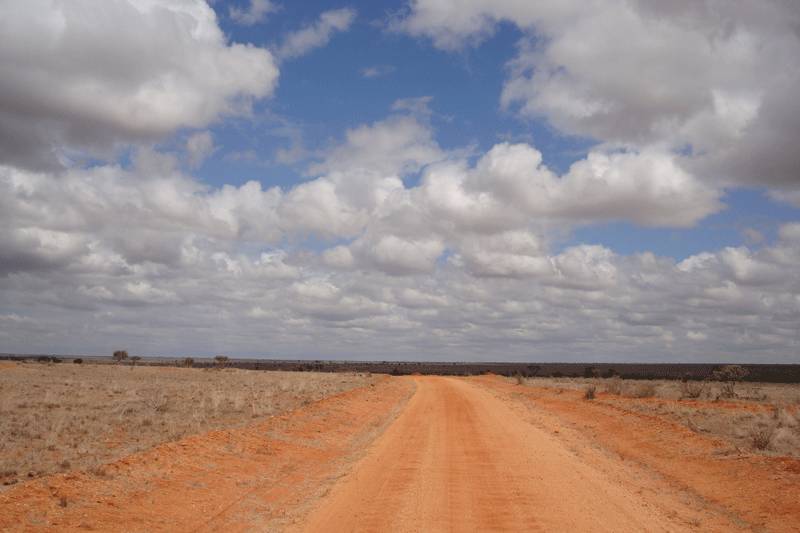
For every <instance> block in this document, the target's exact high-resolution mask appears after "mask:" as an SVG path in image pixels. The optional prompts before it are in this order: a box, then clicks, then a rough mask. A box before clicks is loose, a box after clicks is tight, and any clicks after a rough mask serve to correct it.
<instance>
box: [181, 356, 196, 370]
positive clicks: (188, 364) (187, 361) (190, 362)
mask: <svg viewBox="0 0 800 533" xmlns="http://www.w3.org/2000/svg"><path fill="white" fill-rule="evenodd" d="M183 366H185V367H186V368H192V367H193V366H194V359H192V358H191V357H187V358H186V359H184V360H183Z"/></svg>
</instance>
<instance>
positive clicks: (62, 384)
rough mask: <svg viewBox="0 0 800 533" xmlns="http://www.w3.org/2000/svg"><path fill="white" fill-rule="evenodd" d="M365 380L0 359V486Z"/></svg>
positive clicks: (233, 422) (88, 464) (96, 466)
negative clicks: (6, 360)
mask: <svg viewBox="0 0 800 533" xmlns="http://www.w3.org/2000/svg"><path fill="white" fill-rule="evenodd" d="M374 381H375V378H371V377H366V376H365V375H359V374H352V373H348V374H345V373H342V374H323V373H316V372H313V373H312V372H248V371H244V370H235V369H224V370H200V369H192V368H172V367H145V366H139V367H130V366H119V365H113V364H112V365H94V364H83V365H76V364H71V363H60V364H39V363H13V362H3V361H0V435H2V438H0V490H2V489H3V487H4V486H5V487H8V486H10V485H13V484H15V483H18V482H20V481H23V480H27V479H31V478H35V477H40V476H42V475H46V474H51V473H54V472H63V471H69V470H75V469H78V470H87V469H93V470H97V472H99V473H101V472H102V469H103V465H105V464H106V463H109V462H111V461H114V460H116V459H120V458H122V457H125V456H127V455H130V454H131V453H134V452H138V451H142V450H146V449H148V448H152V447H153V446H155V445H157V444H161V443H163V442H169V441H176V440H179V439H181V438H183V437H185V436H187V435H192V434H197V433H203V432H206V431H209V430H212V429H223V428H233V427H240V426H244V425H247V424H251V423H252V422H253V421H254V420H258V419H260V418H264V417H268V416H271V415H275V414H278V413H283V412H286V411H288V410H291V409H295V408H297V407H299V406H301V405H304V404H306V403H309V402H312V401H315V400H318V399H320V398H324V397H326V396H330V395H331V394H336V393H338V392H342V391H345V390H348V389H351V388H353V387H357V386H362V385H365V384H367V383H371V382H374Z"/></svg>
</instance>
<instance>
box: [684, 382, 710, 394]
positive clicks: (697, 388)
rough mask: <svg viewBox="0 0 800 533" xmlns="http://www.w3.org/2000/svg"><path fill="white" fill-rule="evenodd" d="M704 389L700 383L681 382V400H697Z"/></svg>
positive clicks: (704, 386) (704, 385)
mask: <svg viewBox="0 0 800 533" xmlns="http://www.w3.org/2000/svg"><path fill="white" fill-rule="evenodd" d="M705 389H706V384H705V383H703V382H702V381H688V380H687V381H681V398H699V397H700V396H702V395H703V391H704V390H705Z"/></svg>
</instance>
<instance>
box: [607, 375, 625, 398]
mask: <svg viewBox="0 0 800 533" xmlns="http://www.w3.org/2000/svg"><path fill="white" fill-rule="evenodd" d="M606 392H607V393H609V394H616V395H617V396H619V395H620V394H622V379H621V378H620V377H619V376H614V377H613V378H610V379H609V380H608V381H606Z"/></svg>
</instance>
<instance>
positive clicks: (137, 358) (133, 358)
mask: <svg viewBox="0 0 800 533" xmlns="http://www.w3.org/2000/svg"><path fill="white" fill-rule="evenodd" d="M141 360H142V358H141V357H139V356H138V355H134V356H133V357H131V363H133V366H131V368H133V367H134V366H136V363H137V362H139V361H141Z"/></svg>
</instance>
